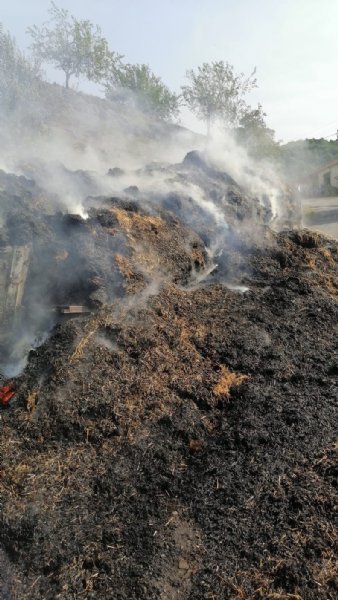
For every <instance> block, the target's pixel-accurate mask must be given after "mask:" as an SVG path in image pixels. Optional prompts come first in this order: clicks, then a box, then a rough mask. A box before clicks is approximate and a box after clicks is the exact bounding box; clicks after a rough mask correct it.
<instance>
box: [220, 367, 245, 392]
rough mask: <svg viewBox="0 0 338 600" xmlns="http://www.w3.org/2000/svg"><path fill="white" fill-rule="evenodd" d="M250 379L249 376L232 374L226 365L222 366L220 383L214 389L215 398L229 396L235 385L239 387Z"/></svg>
mask: <svg viewBox="0 0 338 600" xmlns="http://www.w3.org/2000/svg"><path fill="white" fill-rule="evenodd" d="M247 379H248V376H247V375H242V374H241V373H232V372H231V371H229V369H228V368H227V367H226V366H225V365H221V374H220V378H219V380H218V383H217V384H216V385H215V386H214V387H213V390H212V391H213V393H214V394H215V396H225V397H227V396H229V394H230V390H231V388H232V387H233V386H234V385H239V384H240V383H243V381H246V380H247Z"/></svg>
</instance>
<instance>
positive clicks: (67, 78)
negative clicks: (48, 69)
mask: <svg viewBox="0 0 338 600" xmlns="http://www.w3.org/2000/svg"><path fill="white" fill-rule="evenodd" d="M69 80H70V73H66V89H67V90H68V88H69Z"/></svg>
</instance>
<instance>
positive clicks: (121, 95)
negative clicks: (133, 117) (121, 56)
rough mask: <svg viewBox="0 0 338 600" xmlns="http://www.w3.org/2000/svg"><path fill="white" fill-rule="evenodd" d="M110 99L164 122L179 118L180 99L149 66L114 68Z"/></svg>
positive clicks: (107, 91) (109, 86)
mask: <svg viewBox="0 0 338 600" xmlns="http://www.w3.org/2000/svg"><path fill="white" fill-rule="evenodd" d="M106 97H107V98H108V99H109V100H112V101H114V102H119V103H121V104H126V105H128V104H129V105H135V106H137V107H138V108H141V110H142V111H143V112H145V113H150V114H152V115H154V116H155V117H157V118H158V119H163V120H170V119H171V118H173V117H176V116H177V114H178V111H179V103H180V100H179V96H177V95H176V94H174V93H173V92H171V91H170V90H169V88H168V87H167V86H166V85H165V84H164V83H163V82H162V80H161V78H160V77H157V76H156V75H155V74H154V73H153V72H152V71H151V69H150V67H149V66H148V65H145V64H135V65H132V64H125V65H123V66H122V67H121V68H119V69H114V71H113V74H112V77H111V79H110V81H109V82H108V83H107V85H106Z"/></svg>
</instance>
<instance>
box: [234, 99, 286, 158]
mask: <svg viewBox="0 0 338 600" xmlns="http://www.w3.org/2000/svg"><path fill="white" fill-rule="evenodd" d="M265 117H266V113H265V112H263V108H262V105H261V104H258V106H257V108H254V109H253V108H251V107H250V106H247V107H246V108H245V110H244V111H243V114H242V116H241V118H240V119H239V124H238V125H239V126H238V127H237V128H236V130H235V133H236V138H237V141H238V142H239V143H240V144H241V145H242V146H244V147H245V148H246V149H247V150H248V152H249V153H250V154H252V155H253V156H254V157H255V158H272V159H276V158H278V156H279V144H278V143H277V142H276V141H275V140H274V135H275V132H274V130H273V129H270V128H269V127H267V125H266V122H265Z"/></svg>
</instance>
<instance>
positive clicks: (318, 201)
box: [302, 196, 338, 238]
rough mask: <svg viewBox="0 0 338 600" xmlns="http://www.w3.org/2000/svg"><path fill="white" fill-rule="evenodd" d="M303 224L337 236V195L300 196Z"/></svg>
mask: <svg viewBox="0 0 338 600" xmlns="http://www.w3.org/2000/svg"><path fill="white" fill-rule="evenodd" d="M302 216H303V225H304V227H308V228H309V229H314V230H315V231H320V232H322V233H325V234H326V235H330V236H333V237H336V238H338V196H330V197H326V198H302Z"/></svg>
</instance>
